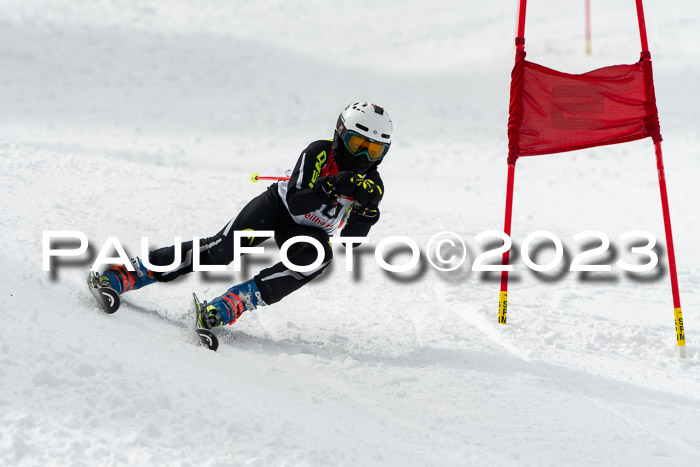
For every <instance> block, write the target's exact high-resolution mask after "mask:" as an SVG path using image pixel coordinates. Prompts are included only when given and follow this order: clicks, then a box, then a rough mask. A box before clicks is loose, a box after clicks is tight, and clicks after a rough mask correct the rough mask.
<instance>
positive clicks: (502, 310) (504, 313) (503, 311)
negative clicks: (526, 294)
mask: <svg viewBox="0 0 700 467" xmlns="http://www.w3.org/2000/svg"><path fill="white" fill-rule="evenodd" d="M507 317H508V292H507V291H506V290H501V292H500V293H499V294H498V322H499V323H501V324H506V318H507Z"/></svg>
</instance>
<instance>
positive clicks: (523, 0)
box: [498, 0, 527, 324]
mask: <svg viewBox="0 0 700 467" xmlns="http://www.w3.org/2000/svg"><path fill="white" fill-rule="evenodd" d="M526 9H527V0H520V8H519V9H518V35H517V37H516V38H515V62H516V65H517V63H518V60H522V59H523V55H524V53H523V51H524V49H525V11H526ZM512 86H513V83H512V81H511V87H512ZM513 98H515V99H516V100H517V99H522V93H521V92H518V91H516V95H515V96H513V90H512V89H511V100H513ZM511 105H512V102H511ZM516 107H517V108H520V106H519V105H517V106H516ZM508 133H509V135H508V136H509V144H508V146H509V147H510V146H511V141H510V138H511V137H512V136H511V134H510V128H509V131H508ZM516 161H517V155H516V157H513V158H511V155H510V154H509V155H508V183H507V185H506V209H505V220H504V222H503V232H504V233H505V234H506V235H508V236H509V237H510V226H511V220H512V219H513V186H514V184H515V162H516ZM509 261H510V250H506V252H505V253H503V258H502V260H501V264H502V265H503V266H504V270H503V271H501V291H500V293H499V294H498V322H499V323H501V324H506V319H507V317H508V271H507V270H505V266H508V263H509Z"/></svg>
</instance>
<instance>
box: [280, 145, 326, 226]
mask: <svg viewBox="0 0 700 467" xmlns="http://www.w3.org/2000/svg"><path fill="white" fill-rule="evenodd" d="M327 146H328V142H327V141H322V140H321V141H315V142H313V143H311V144H310V145H309V146H308V147H307V148H306V149H305V150H304V152H302V153H301V156H299V160H298V161H297V165H296V166H295V167H294V171H292V175H291V176H290V178H289V183H288V184H287V206H289V212H291V213H292V214H294V215H295V216H298V215H301V214H306V213H307V212H311V211H314V210H316V209H318V208H320V207H321V205H323V204H328V203H331V202H333V201H334V200H333V198H331V197H329V196H328V195H327V194H326V193H325V192H324V191H323V190H320V189H318V188H317V186H318V185H319V183H318V182H319V180H322V179H320V178H318V176H319V173H320V170H319V167H321V168H322V167H323V166H325V165H326V164H327V163H328V157H329V151H328V150H327V149H328V148H327Z"/></svg>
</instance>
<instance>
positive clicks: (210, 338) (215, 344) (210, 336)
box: [192, 293, 219, 351]
mask: <svg viewBox="0 0 700 467" xmlns="http://www.w3.org/2000/svg"><path fill="white" fill-rule="evenodd" d="M192 298H194V311H195V324H194V326H195V328H194V330H195V332H196V333H197V337H199V341H200V342H201V343H202V345H203V346H205V347H206V348H208V349H209V350H214V351H215V350H216V349H218V348H219V338H218V337H216V335H215V334H214V333H213V332H211V330H209V329H207V328H205V327H204V326H202V325H201V324H200V315H201V314H202V309H203V307H204V306H206V304H205V303H204V304H203V303H201V302H200V301H199V299H198V298H197V295H196V294H194V293H193V294H192Z"/></svg>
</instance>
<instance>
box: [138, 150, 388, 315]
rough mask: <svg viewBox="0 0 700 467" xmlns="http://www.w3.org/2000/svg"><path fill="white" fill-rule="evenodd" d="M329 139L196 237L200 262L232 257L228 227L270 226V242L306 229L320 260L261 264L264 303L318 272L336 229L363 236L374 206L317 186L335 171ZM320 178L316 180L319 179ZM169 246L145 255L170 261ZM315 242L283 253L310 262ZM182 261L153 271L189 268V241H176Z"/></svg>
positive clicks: (172, 275)
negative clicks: (219, 225) (216, 227)
mask: <svg viewBox="0 0 700 467" xmlns="http://www.w3.org/2000/svg"><path fill="white" fill-rule="evenodd" d="M331 146H332V141H326V140H320V141H315V142H313V143H311V144H310V145H309V146H308V147H307V148H306V149H305V150H304V152H303V153H302V154H301V156H299V160H298V161H297V164H296V166H295V167H294V170H293V171H291V174H289V171H288V174H289V175H290V179H289V181H281V182H278V183H275V184H273V185H270V186H269V187H268V188H267V190H266V191H265V192H263V193H262V194H261V195H259V196H257V197H256V198H253V199H252V200H251V201H250V202H249V203H248V204H247V205H246V206H245V207H244V208H243V209H242V210H241V212H240V213H239V214H238V216H236V217H235V218H234V219H232V220H231V221H230V222H228V224H226V226H225V227H224V228H223V229H221V231H219V233H217V234H216V235H214V236H213V237H209V238H204V239H201V240H200V264H202V265H214V264H216V265H226V264H229V263H231V261H233V248H235V245H234V244H233V232H234V231H236V230H251V229H252V230H273V231H274V232H275V242H276V243H277V246H281V245H282V244H283V243H284V242H285V241H286V240H288V239H290V238H292V237H295V236H298V235H308V236H310V237H313V238H315V239H317V240H318V241H319V242H320V243H321V245H323V248H324V258H323V263H322V264H321V266H319V267H318V268H317V269H315V270H313V271H311V272H303V273H302V272H296V271H293V270H291V269H289V268H287V267H286V266H285V265H284V264H282V262H279V263H277V264H275V265H274V266H272V267H269V268H266V269H263V270H262V271H260V273H259V274H257V275H256V276H255V277H254V279H255V284H256V285H257V286H258V289H259V290H260V294H261V296H262V299H263V300H264V301H265V303H266V304H268V305H269V304H272V303H275V302H278V301H280V300H281V299H282V298H284V297H286V296H287V295H289V294H290V293H292V292H294V291H295V290H297V289H299V288H300V287H302V286H303V285H304V284H306V283H308V282H309V281H311V280H312V279H313V278H314V277H316V276H318V275H319V274H321V273H322V272H323V271H324V269H325V268H326V267H327V266H328V264H329V263H330V261H331V259H332V258H333V251H332V249H331V245H330V243H329V236H330V235H333V233H334V232H335V231H336V230H338V229H342V231H341V236H344V237H364V236H366V235H367V233H368V232H369V230H370V228H371V227H372V225H374V224H375V223H376V222H377V221H378V220H379V211H378V210H377V214H376V215H375V216H374V217H367V216H363V215H360V214H359V213H357V212H356V211H355V210H354V204H353V200H352V198H338V199H336V198H333V197H329V196H328V195H326V193H325V192H324V191H323V190H321V189H319V188H320V187H319V186H318V185H319V180H320V179H323V178H324V177H332V176H333V175H335V174H336V173H338V168H337V166H336V163H335V160H334V158H333V151H332V147H331ZM365 177H366V178H369V179H371V180H372V181H374V182H375V183H376V184H377V185H379V186H380V188H381V189H382V192H383V191H384V185H383V183H382V179H381V178H380V176H379V172H377V169H376V168H372V169H370V171H369V172H368V173H367V174H366V175H365ZM321 181H322V180H321ZM266 239H267V238H253V239H252V240H250V239H249V238H248V237H242V238H241V244H242V245H245V246H257V245H259V244H261V243H262V242H264V241H265V240H266ZM174 252H175V248H174V246H169V247H165V248H160V249H158V250H155V251H152V252H151V253H150V255H149V260H150V262H151V263H152V264H154V265H157V266H165V265H169V264H172V263H173V261H174V257H175V256H174ZM317 254H318V252H317V251H316V248H315V247H314V246H313V245H311V244H309V243H305V242H299V243H295V244H294V245H292V246H291V247H290V248H289V250H288V252H287V256H288V258H289V260H290V261H291V262H292V263H293V264H296V265H299V266H307V265H309V264H312V263H313V262H314V261H315V260H316V258H317ZM181 258H182V262H181V263H180V265H179V266H177V267H176V268H175V269H174V270H172V271H170V272H165V273H158V272H154V275H155V277H156V279H157V280H158V281H160V282H167V281H171V280H174V279H176V278H178V277H180V276H182V275H183V274H187V273H189V272H192V241H188V242H184V243H182V256H181Z"/></svg>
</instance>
